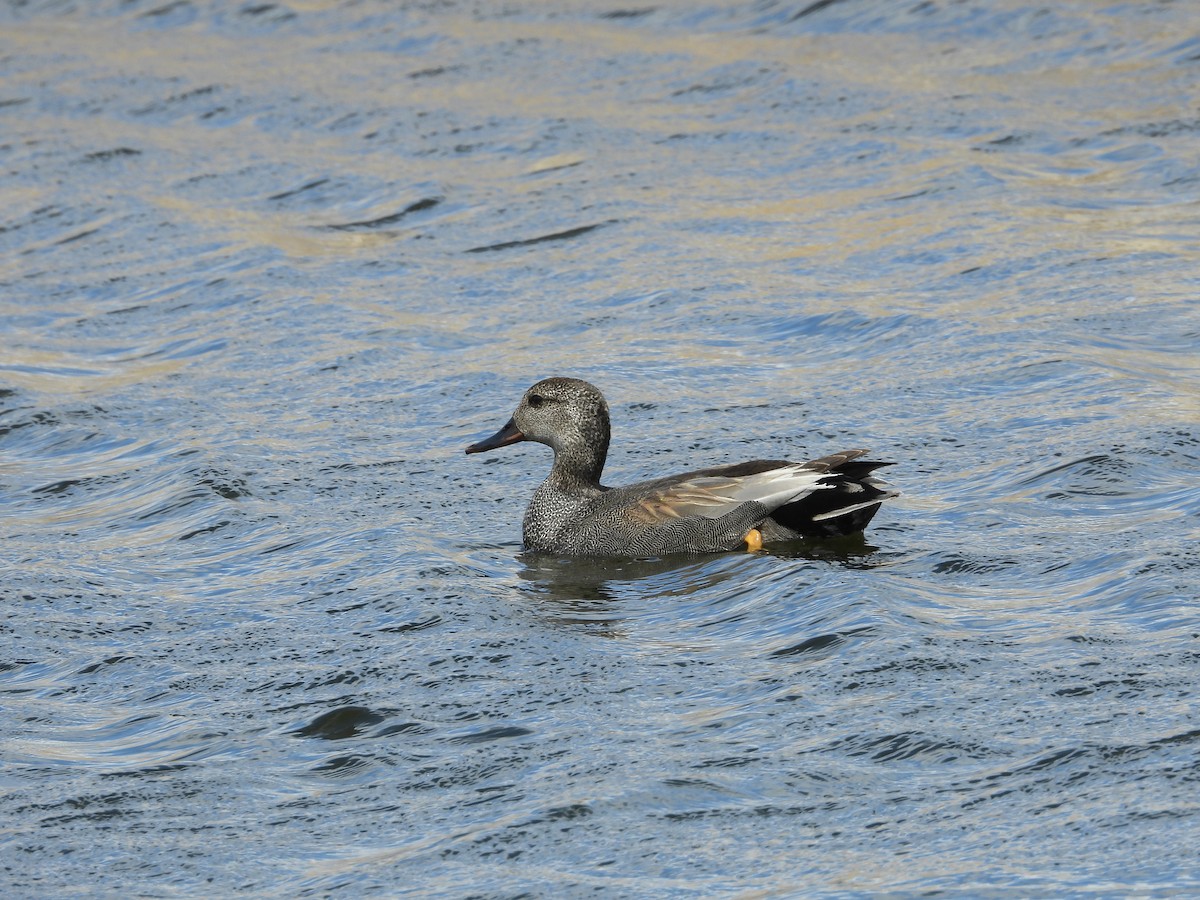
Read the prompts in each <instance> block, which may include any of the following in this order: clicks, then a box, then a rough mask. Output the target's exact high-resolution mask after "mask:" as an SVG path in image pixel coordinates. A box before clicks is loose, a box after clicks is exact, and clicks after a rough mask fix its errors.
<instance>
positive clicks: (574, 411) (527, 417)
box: [467, 378, 610, 481]
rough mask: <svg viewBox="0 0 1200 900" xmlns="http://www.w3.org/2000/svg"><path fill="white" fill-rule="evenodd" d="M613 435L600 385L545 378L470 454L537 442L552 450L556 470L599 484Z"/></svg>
mask: <svg viewBox="0 0 1200 900" xmlns="http://www.w3.org/2000/svg"><path fill="white" fill-rule="evenodd" d="M609 434H610V428H609V418H608V404H607V403H606V402H605V401H604V395H603V394H601V393H600V391H599V390H598V389H597V388H596V387H594V386H593V385H590V384H588V383H587V382H586V381H580V380H579V379H578V378H546V379H543V380H542V381H539V382H538V383H537V384H535V385H534V386H533V387H531V388H530V389H529V390H527V391H526V392H525V395H524V396H523V397H522V398H521V402H520V403H519V404H518V405H517V411H516V412H514V413H513V416H512V418H511V419H509V420H508V422H507V423H505V425H504V427H503V428H501V429H500V430H499V431H497V432H496V433H495V434H493V435H492V436H491V437H489V438H486V439H484V440H482V441H479V442H478V443H475V444H472V445H471V446H469V447H468V448H467V452H468V453H483V452H485V451H487V450H495V449H496V448H497V447H504V446H507V445H508V444H515V443H517V442H518V441H537V442H538V443H539V444H546V445H547V446H549V447H551V448H553V450H554V454H555V467H556V468H559V467H566V469H567V471H570V472H571V473H572V474H575V475H577V476H580V477H584V478H587V479H589V480H596V481H598V480H599V476H600V470H601V469H603V468H604V460H605V458H606V457H607V455H608V441H609Z"/></svg>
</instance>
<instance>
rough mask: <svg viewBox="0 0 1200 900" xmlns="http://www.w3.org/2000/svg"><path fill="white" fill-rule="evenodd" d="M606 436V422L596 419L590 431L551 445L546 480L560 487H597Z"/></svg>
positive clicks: (607, 430)
mask: <svg viewBox="0 0 1200 900" xmlns="http://www.w3.org/2000/svg"><path fill="white" fill-rule="evenodd" d="M601 426H602V427H601ZM608 439H609V428H608V422H600V423H597V428H596V429H595V430H594V431H593V432H592V433H589V434H583V435H579V436H578V438H577V439H576V440H573V441H571V442H570V443H568V444H565V445H563V446H561V447H555V448H554V467H553V468H552V469H551V470H550V477H549V479H548V481H549V482H550V483H551V484H554V485H555V486H557V487H560V488H564V489H570V488H572V487H580V486H582V487H589V488H598V487H600V475H601V473H602V472H603V471H604V461H605V460H606V459H607V458H608Z"/></svg>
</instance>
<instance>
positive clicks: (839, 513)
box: [467, 378, 895, 557]
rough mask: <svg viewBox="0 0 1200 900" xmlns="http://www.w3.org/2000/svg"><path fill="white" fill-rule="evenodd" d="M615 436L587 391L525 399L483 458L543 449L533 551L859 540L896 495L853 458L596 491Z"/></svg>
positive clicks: (531, 523)
mask: <svg viewBox="0 0 1200 900" xmlns="http://www.w3.org/2000/svg"><path fill="white" fill-rule="evenodd" d="M609 437H610V426H609V414H608V404H607V403H606V402H605V400H604V397H603V395H602V394H601V393H600V391H599V390H597V389H596V388H595V387H594V386H592V385H590V384H588V383H587V382H586V381H580V380H578V379H574V378H547V379H544V380H543V381H539V382H538V383H537V384H535V385H533V387H531V388H529V390H528V391H526V392H525V395H524V396H523V397H522V398H521V402H520V404H519V405H518V406H517V410H516V412H515V413H514V414H513V417H512V419H510V420H509V422H508V423H507V424H506V425H505V426H504V428H502V429H501V430H500V431H498V432H497V433H496V434H495V435H493V436H492V437H491V438H488V439H487V440H485V441H480V442H479V443H476V444H473V445H471V446H470V447H468V448H467V452H468V453H477V452H483V451H485V450H491V449H494V448H496V447H499V446H503V445H505V444H509V443H515V442H517V441H521V440H531V441H537V442H539V443H543V444H547V445H548V446H550V447H551V448H552V449H553V450H554V465H553V466H552V467H551V470H550V475H549V476H548V477H547V478H546V481H545V482H544V483H543V484H542V485H541V487H539V488H538V489H537V491H535V492H534V495H533V499H532V500H531V501H530V504H529V507H528V509H527V510H526V511H525V520H524V524H523V528H522V531H523V535H524V542H525V547H526V549H528V550H538V551H545V552H550V553H557V554H562V555H581V556H623V557H630V556H636V557H646V556H661V555H664V554H668V553H696V552H713V551H720V550H734V549H740V548H744V547H745V546H746V544H745V538H746V535H747V533H748V532H749V531H750V530H751V529H755V528H757V529H759V531H760V532H761V534H762V537H763V540H764V541H765V542H770V541H780V540H792V539H795V538H799V537H813V536H831V535H837V534H847V533H852V532H855V531H861V530H862V529H863V528H864V527H865V526H866V524H867V523H868V522H869V521H870V520H871V517H872V516H874V514H875V512H876V511H877V510H878V509H879V504H880V503H882V502H883V501H884V500H886V499H887V498H888V497H891V496H895V495H894V493H893V492H890V491H888V490H886V488H885V486H884V484H883V483H882V482H880V481H878V480H876V479H875V478H873V477H872V476H871V474H870V473H871V472H872V470H874V469H876V468H878V467H879V466H882V465H887V464H886V463H881V462H870V461H865V460H861V459H859V457H861V456H862V455H863V454H864V453H865V452H866V451H864V450H849V451H845V452H843V453H838V454H834V455H833V456H827V457H824V458H822V459H819V460H814V461H812V462H808V463H793V462H788V461H787V460H755V461H752V462H748V463H739V464H736V465H732V466H719V467H716V468H711V469H703V470H699V471H696V472H688V473H684V474H682V475H675V476H670V477H667V478H658V479H654V480H651V481H643V482H639V483H637V484H631V485H626V486H624V487H619V488H607V487H604V486H603V485H602V484H601V483H600V476H601V473H602V472H603V470H604V462H605V459H606V457H607V455H608V445H609Z"/></svg>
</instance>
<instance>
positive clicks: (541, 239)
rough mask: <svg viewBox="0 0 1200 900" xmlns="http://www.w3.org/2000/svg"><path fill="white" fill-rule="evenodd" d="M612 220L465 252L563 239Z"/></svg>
mask: <svg viewBox="0 0 1200 900" xmlns="http://www.w3.org/2000/svg"><path fill="white" fill-rule="evenodd" d="M611 224H612V222H598V223H596V224H594V225H581V226H579V227H578V228H568V229H567V230H566V231H556V232H554V233H552V234H543V235H540V236H538V237H533V238H524V239H522V240H517V241H503V242H501V243H499V244H487V245H484V246H481V247H471V248H470V249H469V250H467V251H465V252H467V253H490V252H492V251H495V250H511V249H512V248H513V247H527V246H531V245H533V244H541V243H545V242H547V241H565V240H570V239H571V238H576V237H580V236H581V235H585V234H587V233H589V232H591V231H595V230H596V229H597V228H602V227H604V226H605V225H611Z"/></svg>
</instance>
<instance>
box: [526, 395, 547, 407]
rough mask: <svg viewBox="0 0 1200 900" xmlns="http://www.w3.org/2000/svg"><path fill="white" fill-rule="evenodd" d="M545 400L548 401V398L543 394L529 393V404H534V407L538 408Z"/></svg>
mask: <svg viewBox="0 0 1200 900" xmlns="http://www.w3.org/2000/svg"><path fill="white" fill-rule="evenodd" d="M545 402H546V398H545V397H543V396H542V395H541V394H530V395H529V405H530V406H532V407H533V408H534V409H537V408H538V407H539V406H541V405H542V404H543V403H545Z"/></svg>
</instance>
